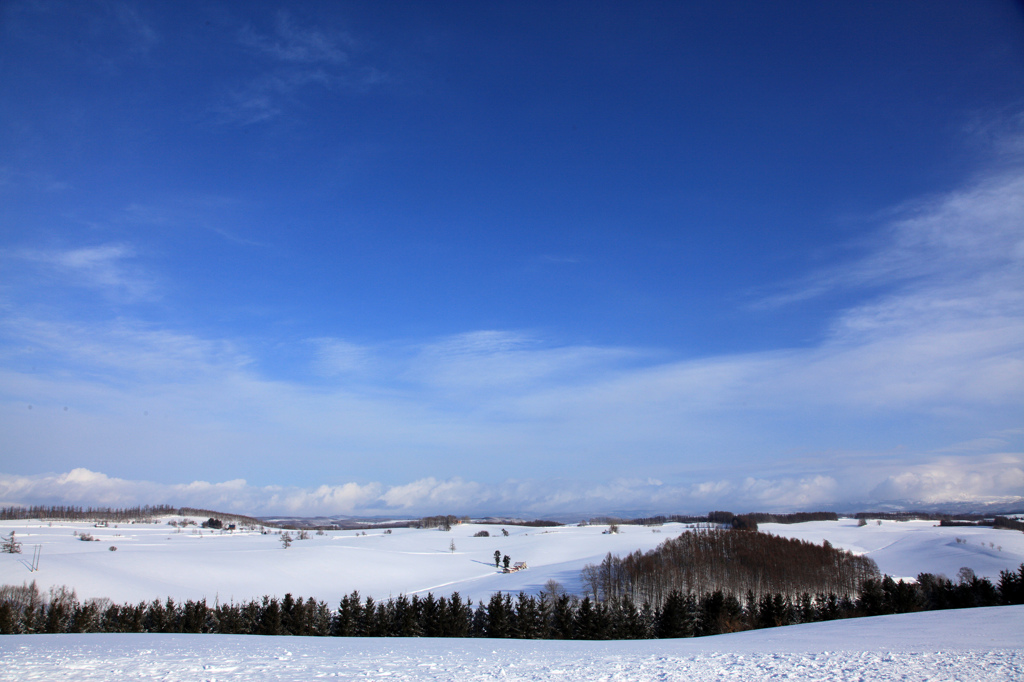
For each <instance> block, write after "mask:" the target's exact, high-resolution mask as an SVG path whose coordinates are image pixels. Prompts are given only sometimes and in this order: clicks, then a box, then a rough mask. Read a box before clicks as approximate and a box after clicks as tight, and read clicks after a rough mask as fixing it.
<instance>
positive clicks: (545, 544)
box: [0, 517, 1024, 606]
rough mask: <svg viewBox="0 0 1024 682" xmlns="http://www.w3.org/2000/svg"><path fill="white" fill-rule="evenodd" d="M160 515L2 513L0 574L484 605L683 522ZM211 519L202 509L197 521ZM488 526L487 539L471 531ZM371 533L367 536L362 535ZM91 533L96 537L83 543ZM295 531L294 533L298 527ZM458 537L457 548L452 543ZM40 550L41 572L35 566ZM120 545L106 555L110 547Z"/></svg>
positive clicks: (1003, 555) (143, 589)
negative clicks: (383, 525) (374, 525)
mask: <svg viewBox="0 0 1024 682" xmlns="http://www.w3.org/2000/svg"><path fill="white" fill-rule="evenodd" d="M171 520H174V521H178V520H180V517H169V518H165V519H160V520H158V521H157V522H156V523H152V524H116V525H115V524H111V525H110V526H109V527H105V528H96V527H94V526H93V525H92V524H89V523H58V522H53V523H52V524H51V523H50V522H42V521H4V522H0V533H2V534H3V535H5V536H6V535H7V534H9V533H10V532H11V531H12V530H13V531H14V532H15V534H16V538H17V539H18V540H19V541H21V542H22V543H23V545H22V547H23V553H22V554H14V555H11V554H0V584H16V585H20V584H22V583H25V582H30V581H32V580H35V581H36V582H37V584H38V585H39V587H40V588H41V589H44V590H45V589H48V588H49V587H50V586H53V585H68V586H70V587H73V588H74V589H75V590H76V591H77V593H78V597H79V598H80V599H88V598H92V597H109V598H110V599H113V600H114V601H116V602H122V603H123V602H135V603H137V602H139V601H150V600H152V599H155V598H164V597H168V596H170V597H173V598H174V599H176V600H184V599H196V600H198V599H204V598H205V599H206V600H207V601H208V602H210V603H211V604H212V603H214V602H215V601H218V600H219V601H231V600H234V601H242V600H249V599H258V598H260V597H261V596H263V595H273V596H279V597H280V596H283V595H284V594H285V593H286V592H290V593H292V594H294V595H295V596H304V597H316V598H317V599H321V600H324V601H327V603H328V604H331V605H334V606H336V605H337V603H338V600H339V599H340V598H341V597H342V596H343V595H345V594H348V593H350V592H351V591H352V590H359V592H360V593H361V594H363V595H369V596H374V597H377V598H387V597H389V596H393V595H398V594H402V593H404V594H425V593H426V592H427V591H431V592H433V593H434V594H435V595H436V596H441V595H449V594H451V593H452V592H455V591H458V592H459V593H460V594H461V595H462V596H463V597H468V598H472V599H473V600H475V601H479V600H481V599H486V598H487V597H488V596H489V595H490V594H492V593H493V592H496V591H499V590H501V591H505V592H519V591H520V590H522V591H525V592H527V593H528V594H536V593H537V592H539V591H540V590H541V589H542V588H543V586H544V584H545V582H547V581H548V580H549V579H554V580H557V581H558V582H560V583H562V585H563V586H564V587H565V588H567V589H568V590H569V591H570V592H579V591H580V584H579V573H580V570H581V569H582V568H583V566H584V565H586V564H588V563H597V562H600V560H601V559H602V558H604V556H605V555H606V554H607V553H608V552H611V553H613V554H619V555H623V554H626V553H629V552H632V551H634V550H637V549H640V550H648V549H651V548H653V547H655V546H657V545H658V544H659V543H661V542H662V541H663V540H665V539H666V538H670V537H673V536H676V535H678V534H679V533H681V532H683V531H684V530H685V529H686V528H685V526H683V525H681V524H666V525H664V526H661V527H657V528H648V527H644V526H621V528H620V532H619V533H617V534H605V533H604V531H606V530H607V526H586V527H577V526H559V527H555V528H526V527H520V526H506V529H507V530H508V532H509V535H508V537H504V536H502V534H501V528H500V527H498V526H491V525H478V524H462V525H456V526H454V527H453V528H452V530H451V531H449V532H442V531H439V530H436V529H434V530H419V529H408V528H399V529H394V530H392V531H391V532H390V533H389V532H386V531H384V530H367V531H326V532H325V533H324V534H323V535H317V534H315V533H312V532H311V533H309V538H308V539H305V540H296V541H295V542H293V543H292V545H291V547H290V548H289V549H284V548H283V547H282V543H281V536H280V535H277V534H274V533H268V534H261V533H260V532H259V531H258V530H253V531H245V530H242V531H234V532H226V531H215V530H209V529H199V528H197V527H196V526H190V527H186V528H176V527H173V526H171V525H168V521H171ZM198 520H200V521H201V520H202V519H198ZM482 530H487V531H488V532H489V533H490V534H491V537H474V535H475V534H476V533H478V532H479V531H482ZM762 531H764V532H771V533H774V534H777V535H783V536H787V537H800V538H803V539H807V540H812V541H814V542H816V543H820V542H821V541H822V540H828V541H829V542H831V543H832V544H833V545H835V546H837V547H841V548H844V549H849V550H851V551H853V552H855V553H858V554H861V553H863V554H867V555H868V556H870V557H872V558H874V559H875V561H876V562H877V563H878V566H879V568H880V569H881V571H882V572H883V573H889V574H891V575H893V576H896V577H912V576H916V575H917V574H918V573H921V572H930V573H944V574H946V575H948V576H949V577H955V576H956V572H957V571H958V570H959V568H960V567H962V566H968V567H970V568H972V569H973V570H974V571H975V572H976V573H977V575H979V576H988V577H990V578H997V577H998V574H999V571H1001V570H1004V569H1009V570H1015V569H1016V568H1017V567H1018V566H1020V564H1021V563H1024V533H1019V532H1016V531H1008V530H993V529H991V528H962V527H953V528H943V527H938V526H935V525H934V523H933V522H929V521H908V522H895V521H884V522H882V524H881V525H876V524H875V523H874V522H872V523H870V524H868V525H867V526H862V527H858V526H857V522H856V521H855V520H852V519H842V520H840V521H821V522H809V523H803V524H794V525H778V524H763V525H762ZM363 532H365V535H364V534H363ZM82 533H87V534H90V535H92V536H93V537H94V538H96V541H92V542H83V541H81V540H80V539H79V537H80V536H81V534H82ZM292 535H295V533H294V532H293V533H292ZM452 544H454V545H455V551H452V550H451V546H452ZM36 546H38V547H39V551H40V558H39V564H38V565H39V570H38V571H36V572H31V571H30V570H29V569H30V567H31V563H32V555H33V551H34V550H35V547H36ZM112 546H113V547H117V550H116V551H110V548H111V547H112ZM495 551H498V552H499V553H500V554H501V555H505V554H507V555H509V557H510V558H511V560H512V561H513V562H516V561H525V562H526V563H527V565H528V566H529V568H528V570H525V571H520V572H518V573H512V574H503V573H501V572H499V571H498V570H496V569H495V566H494V552H495Z"/></svg>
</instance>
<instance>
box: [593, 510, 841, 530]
mask: <svg viewBox="0 0 1024 682" xmlns="http://www.w3.org/2000/svg"><path fill="white" fill-rule="evenodd" d="M838 520H839V515H838V514H836V513H835V512H797V513H795V514H769V513H766V512H755V513H752V514H733V513H732V512H728V511H713V512H710V513H709V514H706V515H704V516H693V515H682V514H671V515H668V516H661V515H659V516H639V517H636V518H632V519H620V518H616V517H611V516H598V517H595V518H592V519H589V520H588V521H587V523H590V524H591V525H610V524H613V523H614V524H616V525H620V526H627V525H629V526H662V525H664V524H666V523H686V524H691V525H693V524H696V525H701V524H707V525H709V526H728V527H730V528H734V529H736V530H757V524H759V523H805V522H807V521H838Z"/></svg>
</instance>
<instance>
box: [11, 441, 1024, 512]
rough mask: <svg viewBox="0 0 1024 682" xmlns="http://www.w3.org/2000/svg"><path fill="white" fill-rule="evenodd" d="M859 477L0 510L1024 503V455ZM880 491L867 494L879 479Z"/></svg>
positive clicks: (53, 477) (451, 484)
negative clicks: (107, 507) (162, 505)
mask: <svg viewBox="0 0 1024 682" xmlns="http://www.w3.org/2000/svg"><path fill="white" fill-rule="evenodd" d="M886 471H887V470H886V469H884V468H883V469H882V470H881V471H875V472H873V473H872V474H860V475H858V474H857V473H855V472H852V471H847V472H841V473H839V474H838V477H839V478H840V479H842V480H843V482H842V483H840V481H839V480H837V478H835V477H832V476H823V475H817V476H809V477H805V478H773V479H764V478H757V479H755V478H751V477H745V478H736V479H721V480H717V481H706V482H701V483H693V484H689V485H666V484H664V483H662V482H661V481H658V480H655V479H617V480H613V481H610V482H607V483H602V484H597V485H594V484H585V483H583V482H579V481H577V482H567V481H539V480H510V481H504V482H502V483H498V484H484V483H478V482H474V481H466V480H463V479H461V478H451V479H447V480H438V479H435V478H424V479H420V480H417V481H413V482H411V483H407V484H402V485H392V486H385V485H382V484H381V483H368V484H365V485H361V484H358V483H352V482H349V483H344V484H340V485H320V486H317V487H309V488H302V487H297V486H255V485H250V484H249V483H247V482H246V481H245V480H243V479H236V480H231V481H223V482H220V483H210V482H207V481H192V482H191V483H171V484H168V483H155V482H152V481H131V480H125V479H120V478H113V477H109V476H107V475H105V474H102V473H98V472H94V471H90V470H88V469H84V468H78V469H73V470H71V471H69V472H67V473H64V474H50V475H38V476H15V475H9V474H0V506H12V505H13V506H31V505H34V504H42V505H46V504H66V505H80V506H109V507H129V506H136V505H153V504H170V505H172V506H176V507H198V508H202V509H214V510H217V511H224V512H235V513H242V514H255V515H307V516H311V515H335V514H350V515H388V514H394V515H413V516H415V515H419V514H438V513H454V514H463V513H467V514H478V515H483V514H500V513H515V514H521V515H527V516H530V515H532V516H543V515H545V514H552V515H559V514H571V513H573V512H579V513H589V514H605V513H616V512H622V513H629V512H635V513H677V512H681V513H690V512H693V513H701V512H707V511H711V510H713V509H729V510H731V511H735V512H747V511H795V510H818V509H839V510H845V511H858V510H862V509H867V508H871V507H877V506H879V505H886V504H903V505H905V504H911V505H913V504H917V505H922V506H926V507H933V506H941V505H943V504H951V503H965V502H966V503H971V504H976V505H991V504H997V505H1012V504H1021V503H1024V496H1022V495H1021V491H1022V490H1024V456H1021V455H1018V454H1000V455H993V456H988V457H984V458H982V459H980V460H979V459H977V458H971V457H948V456H947V457H940V458H935V459H933V460H931V461H929V462H927V463H924V464H919V465H914V466H911V467H900V466H893V467H890V468H888V471H890V472H891V473H888V474H886ZM880 477H881V478H882V480H881V481H880V482H878V483H877V485H874V487H873V488H871V489H870V490H869V488H870V486H871V484H872V481H878V480H879V478H880Z"/></svg>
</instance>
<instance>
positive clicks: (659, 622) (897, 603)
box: [0, 564, 1024, 639]
mask: <svg viewBox="0 0 1024 682" xmlns="http://www.w3.org/2000/svg"><path fill="white" fill-rule="evenodd" d="M1022 603H1024V564H1021V566H1020V569H1019V570H1018V571H1016V572H1011V571H1003V572H1002V573H1001V574H1000V577H999V583H998V585H993V584H992V583H991V582H990V581H989V580H988V579H987V578H980V579H979V578H976V577H969V578H964V579H962V580H960V582H958V583H955V584H954V583H953V582H951V581H950V580H948V579H946V578H944V577H941V576H934V575H931V574H927V573H924V574H921V575H919V576H918V578H917V582H916V583H905V582H903V581H900V582H895V581H893V580H892V579H891V578H889V577H888V576H886V577H885V578H883V579H881V580H878V579H874V578H872V579H869V580H866V581H865V582H864V583H863V585H862V586H861V590H860V593H859V595H858V596H857V597H856V598H855V599H854V598H850V597H840V596H838V595H837V594H835V593H829V594H816V595H813V596H812V595H811V594H810V593H806V592H805V593H802V594H800V595H797V596H795V597H791V596H789V595H787V594H781V593H776V594H770V593H765V594H763V595H762V596H761V597H760V598H757V597H755V596H754V595H753V594H752V593H748V594H747V595H745V596H744V597H743V598H740V597H737V596H736V595H734V594H732V593H727V592H723V591H720V590H716V591H713V592H702V593H696V592H688V593H683V592H679V591H672V592H670V593H669V595H668V597H667V598H666V599H665V600H664V603H663V605H662V606H660V607H654V606H652V605H651V603H650V602H644V603H642V604H639V605H638V604H637V603H636V602H635V601H633V600H632V599H631V598H630V597H629V596H628V595H623V596H621V597H616V598H612V599H606V600H595V599H592V598H591V597H590V596H589V595H587V596H585V597H583V598H582V599H580V598H579V597H576V596H572V595H567V594H563V593H560V592H559V591H558V590H556V589H553V590H551V591H547V592H542V593H541V594H540V595H539V596H536V597H535V596H528V595H526V594H523V593H519V595H518V596H516V597H513V596H512V595H510V594H507V593H501V592H498V593H496V594H494V595H492V596H491V597H490V599H489V600H488V601H487V603H483V602H481V603H479V604H477V605H476V607H475V608H474V606H473V602H472V601H463V600H462V598H461V597H460V596H459V595H458V593H455V594H452V595H451V596H450V597H439V598H435V597H434V596H433V595H432V594H429V593H428V594H427V595H426V596H425V597H420V596H418V595H412V596H411V597H408V596H405V595H400V596H398V597H392V598H390V599H388V600H387V601H379V602H378V601H374V600H373V599H372V598H371V597H366V598H365V599H363V598H362V597H361V596H360V595H359V593H358V592H353V593H351V594H350V595H348V596H346V597H344V598H342V600H341V603H340V604H339V606H338V608H337V609H332V608H331V607H330V606H328V604H327V603H326V602H323V601H317V600H315V599H303V598H301V597H300V598H298V599H294V598H293V597H292V595H291V594H286V595H285V597H284V599H281V600H279V599H277V598H276V597H263V598H262V599H260V600H252V601H248V602H244V603H239V604H236V603H233V602H232V603H229V604H219V603H218V604H214V605H212V606H211V605H209V604H207V603H206V600H199V601H191V600H188V601H185V602H182V603H177V602H175V601H174V600H173V599H167V600H166V601H164V602H161V601H159V600H154V601H152V602H140V603H138V604H115V603H112V602H111V601H110V600H109V599H91V600H88V601H86V602H84V603H83V602H80V601H79V600H78V599H77V597H76V596H75V593H74V591H72V590H69V589H67V588H55V589H51V590H50V593H49V595H47V596H45V597H44V595H43V594H41V593H40V591H39V590H38V588H37V587H36V584H35V583H34V582H33V583H32V584H31V585H25V586H20V587H15V586H3V587H0V634H30V633H65V632H165V633H176V632H192V633H217V634H232V635H240V634H252V635H307V636H343V637H512V638H522V639H644V638H656V637H696V636H703V635H714V634H720V633H724V632H736V631H740V630H750V629H757V628H767V627H776V626H781V625H792V624H796V623H810V622H817V621H825V620H834V619H837V618H854V617H859V616H875V615H883V614H890V613H908V612H914V611H927V610H935V609H951V608H968V607H975V606H998V605H1003V604H1022Z"/></svg>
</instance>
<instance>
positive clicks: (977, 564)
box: [759, 519, 1024, 580]
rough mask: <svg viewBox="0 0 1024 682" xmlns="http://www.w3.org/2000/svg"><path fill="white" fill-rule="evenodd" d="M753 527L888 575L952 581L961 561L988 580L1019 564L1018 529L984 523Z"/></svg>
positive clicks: (1022, 538)
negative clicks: (828, 549) (842, 553)
mask: <svg viewBox="0 0 1024 682" xmlns="http://www.w3.org/2000/svg"><path fill="white" fill-rule="evenodd" d="M759 530H761V531H762V532H765V533H772V534H774V535H779V536H781V537H787V538H799V539H801V540H809V541H810V542H814V543H816V544H820V543H821V542H822V541H823V540H828V541H829V542H831V543H832V544H833V545H834V546H836V547H841V548H842V549H847V550H850V551H851V552H854V553H855V554H866V555H868V556H869V557H871V558H872V559H874V560H875V563H877V564H878V569H879V570H880V571H882V573H886V574H888V575H891V576H892V577H893V578H897V579H898V578H915V577H917V575H918V574H919V573H934V574H939V573H942V574H944V575H946V576H947V577H948V578H951V579H953V580H956V574H957V571H959V570H960V568H961V567H963V566H967V567H969V568H971V569H973V570H974V572H975V573H976V574H977V575H978V576H979V577H988V578H991V579H992V580H996V579H998V578H999V572H1000V571H1003V570H1014V569H1016V568H1017V567H1018V566H1020V565H1021V563H1024V533H1021V532H1018V531H1013V530H1006V529H993V528H984V527H975V528H969V527H962V526H961V527H941V526H939V525H938V522H937V521H882V522H881V524H878V523H877V522H876V521H870V522H869V523H868V525H866V526H858V525H857V520H856V519H840V520H839V521H811V522H808V523H796V524H792V525H785V524H778V523H764V524H761V525H760V526H759Z"/></svg>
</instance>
